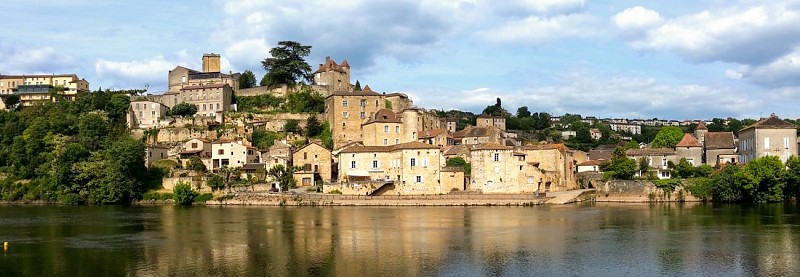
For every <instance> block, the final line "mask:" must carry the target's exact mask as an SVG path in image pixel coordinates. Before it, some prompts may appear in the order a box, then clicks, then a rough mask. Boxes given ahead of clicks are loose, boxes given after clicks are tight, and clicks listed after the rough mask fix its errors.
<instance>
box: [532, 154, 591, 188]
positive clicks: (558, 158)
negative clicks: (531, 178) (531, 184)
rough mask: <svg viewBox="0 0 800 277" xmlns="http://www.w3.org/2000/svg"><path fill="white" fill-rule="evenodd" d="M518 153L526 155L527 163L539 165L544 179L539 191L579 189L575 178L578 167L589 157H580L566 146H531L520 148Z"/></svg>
mask: <svg viewBox="0 0 800 277" xmlns="http://www.w3.org/2000/svg"><path fill="white" fill-rule="evenodd" d="M517 151H519V152H522V153H524V154H525V162H527V163H531V164H537V168H538V169H539V170H541V172H542V178H540V179H539V180H538V181H537V187H538V189H539V191H541V192H547V191H565V190H571V189H576V188H577V187H578V184H577V180H576V178H575V173H576V172H577V170H578V169H577V165H578V163H582V162H584V161H585V160H586V157H587V155H585V154H582V155H578V154H576V152H575V151H572V150H570V149H569V148H567V146H565V145H564V144H531V145H525V146H522V147H519V148H518V150H517ZM580 153H582V152H580Z"/></svg>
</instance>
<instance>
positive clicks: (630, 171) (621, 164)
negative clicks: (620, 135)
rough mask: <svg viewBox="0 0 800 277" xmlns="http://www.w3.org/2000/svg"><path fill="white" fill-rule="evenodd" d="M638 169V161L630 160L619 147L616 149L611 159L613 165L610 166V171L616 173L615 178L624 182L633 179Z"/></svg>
mask: <svg viewBox="0 0 800 277" xmlns="http://www.w3.org/2000/svg"><path fill="white" fill-rule="evenodd" d="M637 169H638V165H637V163H636V161H635V160H633V159H629V158H628V157H627V156H626V155H625V149H624V148H622V147H617V149H614V154H613V156H612V157H611V164H609V166H608V170H610V171H613V172H614V175H613V177H614V178H616V179H622V180H630V179H633V176H634V175H635V174H636V170H637Z"/></svg>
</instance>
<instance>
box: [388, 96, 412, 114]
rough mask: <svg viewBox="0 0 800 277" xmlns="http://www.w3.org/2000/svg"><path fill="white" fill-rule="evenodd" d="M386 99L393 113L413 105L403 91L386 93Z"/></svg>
mask: <svg viewBox="0 0 800 277" xmlns="http://www.w3.org/2000/svg"><path fill="white" fill-rule="evenodd" d="M386 101H387V102H388V103H389V106H391V107H390V109H391V110H392V111H393V112H395V113H400V112H402V111H404V110H406V109H411V108H412V107H413V106H414V105H413V102H412V101H411V98H408V95H406V94H405V93H389V94H386ZM387 108H389V107H387Z"/></svg>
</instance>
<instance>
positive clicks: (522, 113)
mask: <svg viewBox="0 0 800 277" xmlns="http://www.w3.org/2000/svg"><path fill="white" fill-rule="evenodd" d="M517 117H518V118H525V117H531V112H530V111H529V110H528V107H527V106H522V107H519V108H517Z"/></svg>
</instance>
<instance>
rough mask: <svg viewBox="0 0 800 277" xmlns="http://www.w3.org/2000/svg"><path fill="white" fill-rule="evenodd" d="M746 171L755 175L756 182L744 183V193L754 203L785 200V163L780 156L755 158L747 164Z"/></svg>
mask: <svg viewBox="0 0 800 277" xmlns="http://www.w3.org/2000/svg"><path fill="white" fill-rule="evenodd" d="M744 171H745V172H748V173H749V174H751V175H752V176H753V179H754V182H747V183H744V184H743V186H742V189H743V190H744V195H745V196H746V197H747V198H749V199H751V200H752V201H753V202H754V203H767V202H779V201H782V200H783V188H784V186H785V185H786V182H785V175H786V172H785V170H784V165H783V163H782V162H781V160H780V158H778V156H766V157H761V158H757V159H754V160H752V161H750V162H748V163H747V165H745V168H744Z"/></svg>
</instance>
